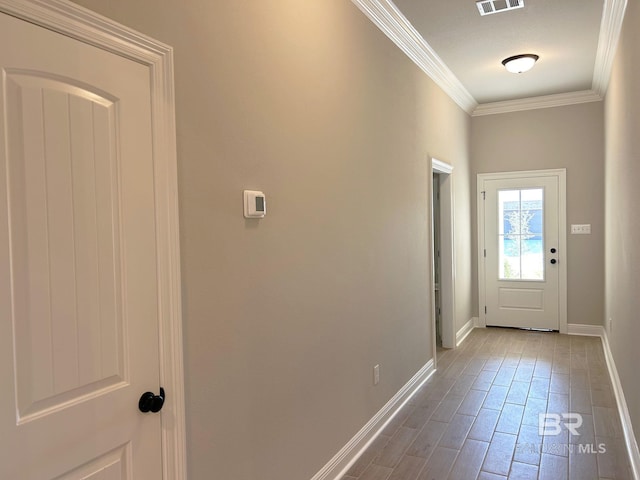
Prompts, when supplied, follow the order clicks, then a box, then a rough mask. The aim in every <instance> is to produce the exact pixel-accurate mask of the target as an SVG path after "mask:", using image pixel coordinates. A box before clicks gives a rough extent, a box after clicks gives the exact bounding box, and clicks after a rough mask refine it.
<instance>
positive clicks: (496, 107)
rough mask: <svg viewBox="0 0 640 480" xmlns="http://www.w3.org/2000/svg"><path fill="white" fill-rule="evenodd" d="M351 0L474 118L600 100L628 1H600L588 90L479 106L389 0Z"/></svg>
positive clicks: (607, 78)
mask: <svg viewBox="0 0 640 480" xmlns="http://www.w3.org/2000/svg"><path fill="white" fill-rule="evenodd" d="M351 1H352V2H353V3H354V4H355V5H356V6H357V7H358V8H359V9H360V10H361V11H362V12H363V13H364V14H365V15H366V16H367V17H368V18H369V19H370V20H371V21H372V22H373V23H374V24H375V25H376V26H377V27H378V28H379V29H380V30H382V32H384V34H385V35H387V37H389V38H390V39H391V41H393V43H395V44H396V45H397V46H398V47H399V48H400V49H401V50H402V51H403V52H404V53H405V54H406V55H407V56H408V57H409V58H410V59H411V60H412V61H413V62H414V63H415V64H416V65H417V66H418V67H420V69H421V70H422V71H423V72H425V73H426V74H427V75H428V76H429V77H430V78H431V79H432V80H433V81H434V82H436V84H437V85H438V86H439V87H440V88H442V90H444V92H445V93H446V94H447V95H449V97H451V99H452V100H453V101H454V102H456V103H457V104H458V105H459V106H460V108H462V109H463V110H464V111H466V112H467V113H469V114H471V115H472V116H474V117H476V116H482V115H494V114H499V113H508V112H518V111H524V110H534V109H538V108H550V107H560V106H566V105H574V104H579V103H587V102H598V101H601V100H602V99H603V98H604V96H605V94H606V92H607V87H608V86H609V79H610V77H611V70H612V68H613V61H614V58H615V53H616V49H617V47H618V40H619V38H620V33H621V30H622V23H623V20H624V14H625V11H626V8H627V1H628V0H604V7H603V13H602V22H601V25H600V36H599V40H598V50H597V53H596V61H595V66H594V72H593V82H592V89H591V90H585V91H580V92H571V93H560V94H555V95H546V96H540V97H530V98H523V99H517V100H507V101H503V102H492V103H484V104H481V105H478V102H477V101H476V100H475V98H473V96H472V95H471V94H470V93H469V92H468V91H467V89H466V88H465V87H464V86H463V85H462V83H460V81H459V80H458V78H457V77H456V76H455V75H454V74H453V72H452V71H451V70H449V67H447V66H446V65H445V63H444V62H443V61H442V59H440V57H439V56H438V54H437V53H436V52H435V51H434V50H433V48H431V46H430V45H429V44H428V43H427V42H426V40H424V38H422V36H421V35H420V34H419V33H418V32H417V31H416V29H415V28H414V27H413V25H411V23H410V22H409V20H407V18H406V17H405V16H404V15H403V14H402V12H400V10H399V9H398V7H396V5H395V4H394V3H393V2H392V1H391V0H351Z"/></svg>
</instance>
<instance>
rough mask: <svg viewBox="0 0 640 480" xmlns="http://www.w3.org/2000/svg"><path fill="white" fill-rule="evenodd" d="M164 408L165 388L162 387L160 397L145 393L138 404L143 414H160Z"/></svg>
mask: <svg viewBox="0 0 640 480" xmlns="http://www.w3.org/2000/svg"><path fill="white" fill-rule="evenodd" d="M163 406H164V388H162V387H160V395H155V394H154V393H153V392H144V393H143V394H142V396H141V397H140V401H139V402H138V408H139V409H140V411H141V412H143V413H147V412H153V413H158V412H159V411H160V410H162V407H163Z"/></svg>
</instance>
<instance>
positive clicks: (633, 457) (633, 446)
mask: <svg viewBox="0 0 640 480" xmlns="http://www.w3.org/2000/svg"><path fill="white" fill-rule="evenodd" d="M601 328H602V333H603V335H602V347H603V348H604V355H605V357H606V359H607V368H608V369H609V376H610V377H611V383H612V385H613V393H614V394H615V396H616V403H617V404H618V411H619V412H620V421H621V422H622V431H623V433H624V443H625V444H626V445H627V451H628V453H629V462H630V463H631V470H632V471H633V478H635V480H639V479H640V450H638V442H637V441H636V436H635V435H634V433H633V425H632V424H631V415H629V408H627V401H626V400H625V398H624V392H623V391H622V383H620V377H619V376H618V370H617V369H616V364H615V362H614V360H613V354H612V352H611V347H610V346H609V337H608V335H607V332H606V331H605V329H604V328H603V327H601Z"/></svg>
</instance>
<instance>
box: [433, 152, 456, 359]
mask: <svg viewBox="0 0 640 480" xmlns="http://www.w3.org/2000/svg"><path fill="white" fill-rule="evenodd" d="M434 173H437V174H439V177H440V305H441V309H442V312H441V314H440V318H441V319H442V346H443V347H444V348H455V347H456V329H455V318H456V314H455V308H456V303H455V272H456V265H455V250H454V221H453V211H454V210H453V166H451V165H449V164H448V163H445V162H443V161H440V160H438V159H437V158H433V157H431V175H429V178H430V189H429V191H430V192H433V174H434ZM429 215H430V217H431V240H432V242H433V238H434V233H435V232H434V219H433V195H429ZM432 247H433V245H432ZM434 275H435V258H434V254H433V248H431V314H432V318H433V322H432V324H433V325H432V327H433V345H434V347H433V351H434V352H435V351H436V347H435V344H436V315H435V312H436V310H435V308H436V307H435V295H434V291H435V278H434Z"/></svg>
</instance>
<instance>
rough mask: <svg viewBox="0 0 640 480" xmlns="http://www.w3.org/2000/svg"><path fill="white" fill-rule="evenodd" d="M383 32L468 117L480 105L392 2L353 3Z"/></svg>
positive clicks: (362, 0) (360, 1)
mask: <svg viewBox="0 0 640 480" xmlns="http://www.w3.org/2000/svg"><path fill="white" fill-rule="evenodd" d="M351 1H352V2H353V3H354V4H355V5H356V6H357V7H358V8H359V9H360V10H361V11H362V12H363V13H364V14H365V15H366V16H367V17H369V19H370V20H371V21H372V22H373V23H374V24H375V25H376V26H377V27H378V28H379V29H380V30H382V32H383V33H384V34H385V35H386V36H387V37H389V38H390V39H391V41H392V42H393V43H395V44H396V45H397V46H398V47H399V48H400V50H402V51H403V52H404V53H405V54H406V55H407V56H408V57H409V58H410V59H411V60H412V61H413V62H414V63H415V64H416V65H417V66H418V67H420V69H421V70H422V71H423V72H424V73H426V74H427V75H428V76H429V77H431V79H432V80H433V81H434V82H436V84H437V85H438V86H439V87H440V88H442V90H444V92H445V93H446V94H447V95H449V97H451V99H452V100H453V101H454V102H456V103H457V104H458V105H459V106H460V108H462V109H463V110H464V111H466V112H467V113H471V112H473V110H474V109H475V108H476V106H477V105H478V102H476V100H475V99H474V98H473V97H472V96H471V94H470V93H469V92H468V91H467V89H466V88H464V86H463V85H462V83H460V80H458V78H457V77H456V76H455V75H454V74H453V72H452V71H451V70H449V67H447V66H446V65H445V64H444V62H443V61H442V60H441V59H440V57H439V56H438V54H437V53H436V52H435V51H434V50H433V48H431V46H430V45H429V44H428V43H427V42H426V41H425V39H424V38H422V36H421V35H420V34H419V33H418V32H417V31H416V29H415V28H414V27H413V25H411V23H410V22H409V20H407V18H406V17H405V16H404V15H403V14H402V12H400V10H398V7H396V6H395V4H394V3H393V2H391V1H390V0H351Z"/></svg>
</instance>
